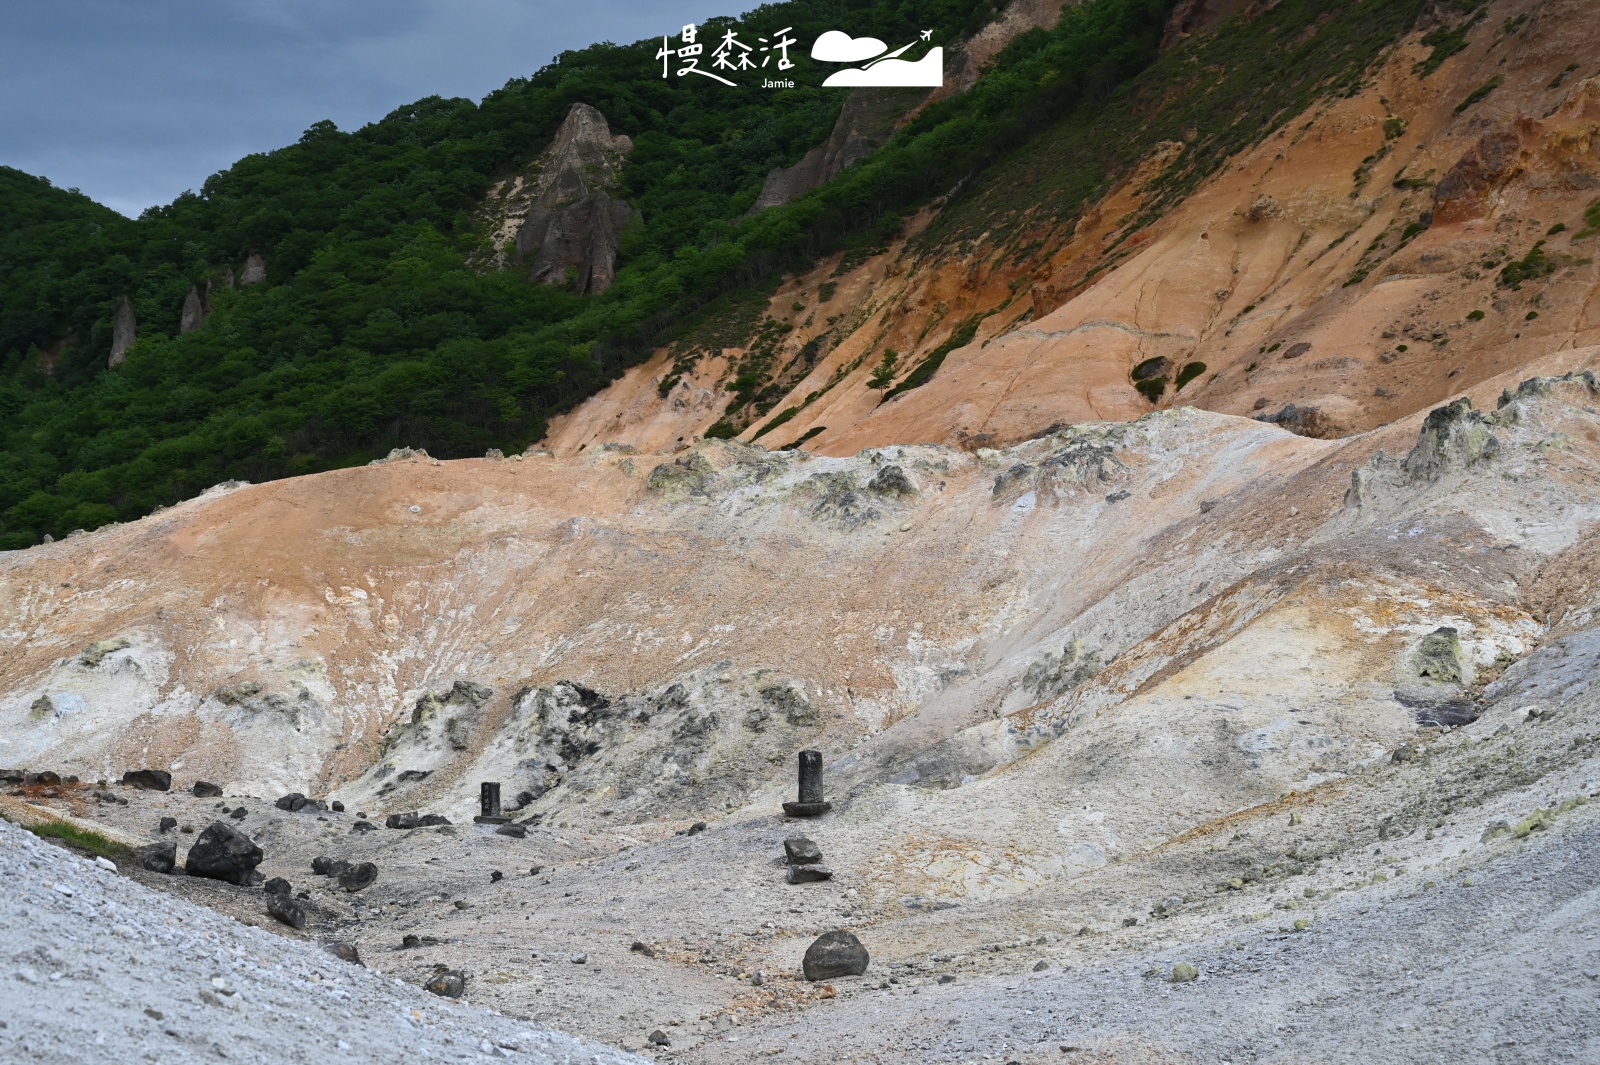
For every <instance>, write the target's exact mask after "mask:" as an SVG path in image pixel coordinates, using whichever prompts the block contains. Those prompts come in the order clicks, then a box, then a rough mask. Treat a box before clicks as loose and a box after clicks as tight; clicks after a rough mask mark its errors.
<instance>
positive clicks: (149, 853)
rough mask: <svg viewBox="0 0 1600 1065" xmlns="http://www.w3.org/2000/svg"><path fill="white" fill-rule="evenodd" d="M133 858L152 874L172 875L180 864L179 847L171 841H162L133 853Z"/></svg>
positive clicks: (140, 866)
mask: <svg viewBox="0 0 1600 1065" xmlns="http://www.w3.org/2000/svg"><path fill="white" fill-rule="evenodd" d="M133 858H134V861H136V862H138V863H139V868H141V869H148V870H149V871H150V872H152V873H170V872H172V870H173V867H175V866H176V865H177V864H178V845H177V844H176V843H174V842H173V841H172V840H170V839H168V840H162V841H161V842H160V843H152V844H150V845H149V846H147V847H140V848H139V849H138V850H136V851H134V852H133Z"/></svg>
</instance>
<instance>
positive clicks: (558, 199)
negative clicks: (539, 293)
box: [485, 104, 637, 294]
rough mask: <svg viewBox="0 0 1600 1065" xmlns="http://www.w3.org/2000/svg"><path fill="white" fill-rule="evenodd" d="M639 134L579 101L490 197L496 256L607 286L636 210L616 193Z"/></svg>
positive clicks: (542, 278)
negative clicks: (546, 142)
mask: <svg viewBox="0 0 1600 1065" xmlns="http://www.w3.org/2000/svg"><path fill="white" fill-rule="evenodd" d="M632 150H633V141H632V140H631V139H629V138H628V137H626V136H623V135H622V134H613V133H612V132H611V127H610V125H609V124H608V123H607V122H606V117H605V115H603V114H601V113H600V112H599V111H597V110H596V109H594V108H593V107H590V106H589V105H588V104H573V105H572V110H570V111H569V112H567V117H566V121H564V122H562V123H561V128H560V129H559V130H557V131H556V136H555V139H554V140H553V141H551V143H550V147H548V148H546V149H545V150H544V152H543V153H542V154H541V155H540V156H539V158H538V159H536V160H535V161H534V163H533V165H532V166H530V167H529V168H528V170H527V171H525V172H524V173H521V174H517V175H515V176H513V177H511V178H508V179H506V180H505V181H502V182H500V184H498V185H497V186H495V187H494V188H493V189H492V190H490V193H489V196H488V198H487V200H486V202H485V211H486V212H487V213H488V214H489V216H490V221H491V226H492V227H493V228H494V229H496V231H497V236H496V240H495V243H496V245H497V246H498V247H497V251H496V253H495V257H496V264H497V265H500V266H506V265H513V264H514V265H521V266H526V267H528V268H529V273H530V275H531V276H532V278H533V279H534V280H535V281H538V282H540V283H541V284H546V285H561V284H570V285H571V286H572V287H573V289H574V290H576V291H578V292H582V293H591V294H592V293H599V292H604V291H605V290H606V289H607V288H609V287H610V285H611V282H612V281H613V280H614V279H615V277H616V261H617V247H618V245H619V243H620V241H621V234H622V230H623V228H624V227H625V226H627V224H628V222H629V221H630V220H631V219H632V218H633V217H634V216H635V214H636V213H637V212H635V211H634V210H633V209H632V208H630V207H629V206H628V205H627V204H626V203H624V202H623V201H622V200H620V199H617V198H616V191H617V188H618V187H619V186H620V185H621V181H622V164H623V161H624V160H625V159H626V158H627V155H628V153H629V152H630V151H632Z"/></svg>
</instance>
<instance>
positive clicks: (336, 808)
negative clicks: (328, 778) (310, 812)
mask: <svg viewBox="0 0 1600 1065" xmlns="http://www.w3.org/2000/svg"><path fill="white" fill-rule="evenodd" d="M332 809H333V812H334V813H336V814H342V813H344V803H342V802H340V801H339V800H338V799H335V800H333V807H332Z"/></svg>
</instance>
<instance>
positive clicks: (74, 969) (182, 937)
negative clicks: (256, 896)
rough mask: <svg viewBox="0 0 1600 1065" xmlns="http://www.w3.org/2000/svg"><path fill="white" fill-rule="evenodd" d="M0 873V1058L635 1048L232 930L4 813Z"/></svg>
mask: <svg viewBox="0 0 1600 1065" xmlns="http://www.w3.org/2000/svg"><path fill="white" fill-rule="evenodd" d="M0 884H3V888H0V1018H3V1024H0V1060H4V1061H32V1062H40V1063H43V1065H53V1063H57V1062H60V1063H75V1065H76V1063H85V1062H113V1061H115V1062H126V1061H150V1062H167V1063H182V1062H200V1061H204V1062H215V1061H218V1060H227V1061H240V1062H259V1063H270V1062H284V1063H291V1062H292V1063H303V1062H308V1061H318V1060H338V1061H345V1062H367V1061H370V1062H380V1061H383V1062H388V1061H393V1060H394V1059H395V1057H396V1056H397V1055H401V1054H403V1055H404V1056H405V1057H406V1058H407V1059H408V1060H413V1061H483V1060H485V1059H487V1058H491V1057H493V1058H502V1057H503V1058H508V1059H510V1060H513V1061H526V1062H539V1063H549V1065H612V1063H614V1065H624V1063H626V1062H629V1061H635V1060H637V1059H635V1058H634V1057H632V1056H631V1055H628V1054H623V1053H620V1052H618V1051H616V1050H613V1049H610V1048H608V1047H603V1046H597V1045H595V1044H590V1043H585V1042H583V1041H581V1040H578V1039H574V1038H572V1037H570V1036H566V1035H562V1034H559V1033H554V1032H548V1031H545V1030H542V1029H539V1028H536V1027H532V1026H530V1025H528V1024H526V1023H523V1022H518V1021H515V1020H512V1019H510V1018H507V1017H503V1016H500V1015H498V1014H495V1013H492V1012H490V1011H488V1010H485V1009H480V1008H477V1007H473V1006H470V1005H466V1004H457V1003H451V1002H448V1001H445V1000H443V999H440V998H437V997H434V996H432V995H429V994H426V993H425V992H423V991H421V990H420V989H418V988H416V987H413V986H410V985H408V984H406V983H404V982H401V981H397V980H395V979H393V978H389V977H384V976H381V975H379V974H378V973H375V972H372V971H369V970H367V969H365V968H362V967H360V966H357V965H353V964H350V963H348V962H344V961H341V960H339V959H338V958H335V957H334V956H333V955H331V954H329V953H327V952H326V951H323V950H320V949H318V948H317V947H315V946H313V945H310V944H305V943H295V942H290V941H287V940H285V939H284V938H283V937H281V936H275V935H272V934H271V933H269V932H266V931H263V930H260V929H256V928H246V927H244V926H242V925H240V924H239V923H238V922H237V921H235V920H234V919H233V918H231V917H227V916H223V915H221V914H218V913H215V912H213V911H211V910H209V909H207V908H205V907H203V906H196V905H193V904H191V903H189V902H186V901H184V900H182V899H175V898H173V897H172V896H171V895H168V894H164V893H162V892H159V891H153V890H151V889H149V888H146V887H144V886H142V885H140V884H137V883H134V882H132V881H130V880H129V879H127V878H126V877H123V876H120V875H118V873H115V872H111V871H108V870H106V869H103V868H100V867H98V866H96V865H95V864H94V863H93V862H92V861H89V860H86V859H84V858H81V857H78V856H75V855H73V854H70V853H68V852H67V851H65V850H63V849H62V848H60V847H58V846H55V845H53V844H50V843H46V842H43V841H41V840H38V839H35V838H34V837H33V836H32V835H31V834H29V833H27V832H24V831H23V830H21V829H19V828H16V827H14V826H12V825H10V824H7V823H5V822H3V821H0Z"/></svg>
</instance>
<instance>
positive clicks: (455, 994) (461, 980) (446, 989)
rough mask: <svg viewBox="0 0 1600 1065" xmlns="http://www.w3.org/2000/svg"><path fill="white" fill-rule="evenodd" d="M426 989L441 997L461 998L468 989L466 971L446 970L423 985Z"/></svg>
mask: <svg viewBox="0 0 1600 1065" xmlns="http://www.w3.org/2000/svg"><path fill="white" fill-rule="evenodd" d="M422 989H423V990H424V991H431V992H433V993H434V994H435V995H438V996H440V997H441V998H460V997H461V996H462V995H464V994H466V991H467V977H466V974H465V973H459V972H456V971H455V970H453V969H451V970H446V971H445V972H442V973H439V974H438V975H436V976H435V977H433V979H431V980H429V981H428V982H427V983H425V984H423V985H422Z"/></svg>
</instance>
